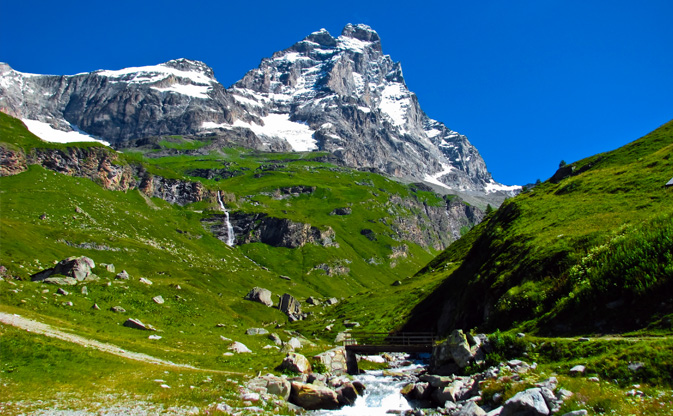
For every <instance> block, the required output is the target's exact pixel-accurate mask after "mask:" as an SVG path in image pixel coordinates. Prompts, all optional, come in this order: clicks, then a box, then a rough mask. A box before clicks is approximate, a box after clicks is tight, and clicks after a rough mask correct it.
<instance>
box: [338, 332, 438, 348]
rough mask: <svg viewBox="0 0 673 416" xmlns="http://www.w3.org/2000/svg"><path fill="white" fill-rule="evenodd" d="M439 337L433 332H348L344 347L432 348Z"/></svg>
mask: <svg viewBox="0 0 673 416" xmlns="http://www.w3.org/2000/svg"><path fill="white" fill-rule="evenodd" d="M436 340H437V337H436V336H435V334H434V333H432V332H398V333H392V334H391V333H388V332H346V338H345V339H344V346H345V347H348V346H355V345H357V346H380V347H383V346H391V347H430V348H431V347H432V346H433V345H434V344H435V341H436Z"/></svg>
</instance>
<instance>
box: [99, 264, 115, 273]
mask: <svg viewBox="0 0 673 416" xmlns="http://www.w3.org/2000/svg"><path fill="white" fill-rule="evenodd" d="M101 266H105V270H107V271H108V272H110V273H114V272H115V265H114V264H101Z"/></svg>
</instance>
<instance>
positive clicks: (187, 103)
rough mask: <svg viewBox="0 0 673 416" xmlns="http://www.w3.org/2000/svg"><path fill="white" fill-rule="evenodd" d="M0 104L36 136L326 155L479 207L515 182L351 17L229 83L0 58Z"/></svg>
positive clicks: (173, 70) (160, 71) (192, 70)
mask: <svg viewBox="0 0 673 416" xmlns="http://www.w3.org/2000/svg"><path fill="white" fill-rule="evenodd" d="M0 109H2V111H3V112H5V113H8V114H10V115H13V116H15V117H17V118H20V119H22V120H24V121H25V122H26V124H27V125H28V127H29V128H30V129H31V130H32V131H35V132H37V131H38V130H39V131H40V132H44V134H43V135H48V134H50V133H58V132H63V131H70V132H79V133H82V134H87V135H91V136H94V137H96V138H99V139H102V140H105V141H108V142H110V143H112V144H113V145H114V146H116V147H120V146H129V145H132V144H133V143H135V141H137V140H138V139H144V138H147V137H151V136H161V135H193V136H195V137H197V138H198V137H202V138H203V137H208V138H210V139H213V138H215V139H216V140H215V141H216V143H219V144H220V145H224V144H226V145H228V146H231V145H234V146H236V145H238V146H244V147H247V148H253V149H257V150H263V151H276V152H277V151H313V150H323V151H328V152H330V153H332V154H333V155H334V156H335V157H336V158H338V160H340V162H341V163H343V164H345V165H346V166H350V167H355V168H362V169H375V170H377V171H379V172H382V173H385V174H387V175H391V176H393V177H396V178H399V179H401V180H405V181H410V182H420V181H425V182H427V183H429V184H430V185H431V186H433V187H436V190H438V191H440V192H443V193H453V194H456V193H458V194H460V195H461V196H462V197H463V198H464V199H466V200H468V201H470V202H473V203H477V204H478V205H481V206H482V207H485V206H486V204H487V203H491V204H495V205H499V204H500V203H501V202H502V200H503V199H504V198H505V197H507V196H511V195H513V194H515V193H516V192H518V189H519V188H518V187H507V186H503V185H500V184H498V183H496V182H495V181H494V180H493V179H492V177H491V175H490V173H489V172H488V171H487V169H486V165H485V163H484V161H483V159H482V158H481V156H480V155H479V152H478V151H477V149H476V148H475V147H474V146H473V145H472V144H471V143H470V142H469V141H468V140H467V138H466V137H465V136H463V135H460V134H458V133H456V132H454V131H452V130H450V129H449V128H447V127H446V126H445V125H444V124H443V123H441V122H439V121H436V120H432V119H430V118H429V117H428V116H427V115H426V114H425V113H424V112H423V111H422V110H421V108H420V105H419V102H418V99H417V98H416V96H415V95H414V94H413V93H412V92H410V91H409V89H408V88H407V86H406V84H405V81H404V77H403V75H402V68H401V65H400V63H396V62H393V61H392V59H391V58H390V56H388V55H384V54H383V52H382V47H381V40H380V38H379V35H378V34H377V33H376V32H375V31H374V30H372V29H371V28H370V27H368V26H366V25H351V24H349V25H347V26H346V27H345V28H344V30H343V32H342V34H341V36H339V37H337V38H334V37H332V36H331V35H330V34H329V33H328V32H327V31H326V30H324V29H323V30H320V31H318V32H314V33H312V34H310V35H309V36H307V37H306V38H305V39H304V40H302V41H300V42H298V43H296V44H295V45H293V46H291V47H290V48H288V49H286V50H283V51H280V52H277V53H275V54H274V55H273V56H272V57H271V58H265V59H263V60H262V62H261V64H260V66H259V67H258V68H256V69H253V70H251V71H250V72H248V73H247V74H246V75H245V76H244V77H243V78H242V79H241V80H240V81H238V82H236V83H235V84H234V85H233V86H232V87H231V88H229V89H225V88H224V87H223V86H222V85H221V84H219V83H218V82H217V80H216V79H215V77H214V74H213V71H212V69H211V68H209V67H208V66H207V65H205V64H204V63H202V62H197V61H191V60H187V59H177V60H173V61H169V62H166V63H163V64H159V65H155V66H147V67H138V68H126V69H121V70H116V71H110V70H99V71H94V72H91V73H84V74H77V75H72V76H47V75H33V74H23V73H19V72H17V71H14V70H13V69H11V68H10V67H9V66H8V65H7V64H0Z"/></svg>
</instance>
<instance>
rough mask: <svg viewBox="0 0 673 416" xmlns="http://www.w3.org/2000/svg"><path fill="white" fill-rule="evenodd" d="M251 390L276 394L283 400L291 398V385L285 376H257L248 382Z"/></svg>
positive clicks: (247, 384)
mask: <svg viewBox="0 0 673 416" xmlns="http://www.w3.org/2000/svg"><path fill="white" fill-rule="evenodd" d="M246 386H247V388H248V389H249V390H252V391H254V392H257V393H262V394H274V395H276V396H279V397H280V398H282V399H283V400H286V401H287V400H288V399H289V398H290V390H291V388H292V387H291V385H290V382H289V381H287V380H286V379H285V378H283V377H277V376H274V375H272V374H267V375H265V376H260V377H256V378H254V379H252V380H250V381H249V382H247V383H246Z"/></svg>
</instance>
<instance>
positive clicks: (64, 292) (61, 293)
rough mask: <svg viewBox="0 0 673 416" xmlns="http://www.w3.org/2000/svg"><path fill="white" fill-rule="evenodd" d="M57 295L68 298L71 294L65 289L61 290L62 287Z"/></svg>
mask: <svg viewBox="0 0 673 416" xmlns="http://www.w3.org/2000/svg"><path fill="white" fill-rule="evenodd" d="M56 293H57V294H59V295H63V296H68V295H69V294H70V292H68V291H67V290H65V289H63V288H60V287H59V288H58V290H57V291H56Z"/></svg>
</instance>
